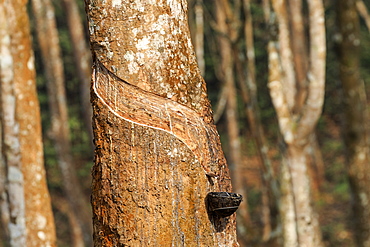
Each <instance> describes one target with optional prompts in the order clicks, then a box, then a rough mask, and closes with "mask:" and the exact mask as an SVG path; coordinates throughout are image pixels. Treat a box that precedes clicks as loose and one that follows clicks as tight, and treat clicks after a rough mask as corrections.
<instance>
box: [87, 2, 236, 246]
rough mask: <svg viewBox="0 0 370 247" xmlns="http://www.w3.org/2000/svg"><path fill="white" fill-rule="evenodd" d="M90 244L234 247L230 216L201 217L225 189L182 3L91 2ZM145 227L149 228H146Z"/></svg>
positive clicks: (225, 170) (226, 177)
mask: <svg viewBox="0 0 370 247" xmlns="http://www.w3.org/2000/svg"><path fill="white" fill-rule="evenodd" d="M85 2H86V9H87V14H88V19H89V30H90V42H91V48H92V51H93V56H94V72H93V80H92V104H93V116H94V118H93V129H94V135H95V145H96V150H95V165H94V167H93V186H92V188H93V194H92V205H93V220H94V245H95V246H123V245H130V246H140V245H144V244H149V245H153V246H170V245H175V246H178V245H180V246H182V245H189V246H190V245H198V246H238V243H237V241H236V232H235V215H232V216H230V217H226V218H221V217H219V216H216V215H215V214H213V213H212V212H209V215H208V214H207V209H206V205H205V198H206V195H207V193H208V192H211V191H231V184H230V178H229V175H228V168H227V165H226V161H225V158H224V156H223V153H222V150H221V147H220V142H219V137H218V135H217V132H216V129H215V126H214V125H213V120H212V115H211V108H210V104H209V102H208V99H207V97H206V88H205V83H204V81H203V78H202V77H201V75H200V71H199V69H198V67H197V64H196V59H195V55H194V51H193V47H192V45H191V41H190V34H189V30H188V26H187V18H186V14H187V13H186V11H187V10H186V8H187V5H186V1H180V0H177V1H176V0H173V1H155V2H147V1H143V2H141V1H138V0H136V1H124V0H122V1H88V0H86V1H85ZM143 219H145V220H143Z"/></svg>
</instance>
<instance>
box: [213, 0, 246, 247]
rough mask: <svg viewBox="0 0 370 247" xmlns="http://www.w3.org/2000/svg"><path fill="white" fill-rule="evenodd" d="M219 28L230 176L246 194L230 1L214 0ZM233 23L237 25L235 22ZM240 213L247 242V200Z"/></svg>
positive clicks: (234, 183)
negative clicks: (225, 91)
mask: <svg viewBox="0 0 370 247" xmlns="http://www.w3.org/2000/svg"><path fill="white" fill-rule="evenodd" d="M215 11H216V19H217V28H218V31H219V32H220V35H218V43H219V51H220V62H221V63H220V70H221V74H222V80H223V83H224V84H225V87H227V89H226V90H227V94H226V95H227V96H226V109H225V110H226V112H225V114H226V121H227V136H228V147H229V149H228V153H229V156H228V160H229V163H230V169H231V177H232V178H233V186H234V190H235V191H236V192H237V193H240V194H243V195H244V197H245V198H247V197H246V196H245V194H246V193H245V192H246V190H245V188H244V186H243V179H244V178H243V175H244V174H243V172H242V169H241V167H242V158H241V147H240V139H239V138H240V136H239V121H238V119H239V117H238V115H239V114H238V109H237V108H238V105H237V97H238V95H237V93H236V88H235V76H234V59H233V49H232V44H231V42H230V39H232V38H233V37H235V35H233V33H235V32H236V30H231V28H230V27H229V26H228V24H229V23H231V22H232V20H231V19H230V18H228V16H227V13H230V12H231V8H230V6H229V3H228V2H227V1H216V3H215ZM233 26H234V25H233ZM238 217H240V224H239V225H238V228H237V229H238V233H239V238H240V239H241V240H243V242H246V239H247V237H246V236H247V234H248V231H247V228H248V226H251V219H250V215H249V211H248V205H247V203H245V204H243V205H241V206H240V210H239V212H238Z"/></svg>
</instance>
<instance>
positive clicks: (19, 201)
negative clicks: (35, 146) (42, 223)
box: [0, 1, 27, 246]
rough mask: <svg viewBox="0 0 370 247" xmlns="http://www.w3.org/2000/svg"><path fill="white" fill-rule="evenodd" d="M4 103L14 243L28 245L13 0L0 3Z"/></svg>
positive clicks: (1, 93)
mask: <svg viewBox="0 0 370 247" xmlns="http://www.w3.org/2000/svg"><path fill="white" fill-rule="evenodd" d="M0 3H1V4H0V36H1V39H0V42H1V43H0V49H1V50H0V57H1V59H0V100H1V101H0V103H1V108H0V110H1V114H0V116H1V127H2V129H1V131H2V140H1V142H2V145H1V147H2V150H1V156H2V157H4V158H3V159H4V162H5V165H6V172H7V177H6V189H7V191H6V193H7V206H8V208H7V209H5V210H8V212H9V214H8V216H9V219H8V222H7V223H8V230H9V242H10V246H26V240H27V229H26V212H25V194H24V178H23V174H22V163H21V150H20V141H19V135H20V133H19V123H18V121H17V119H16V93H15V85H14V83H13V82H14V76H15V75H14V59H13V56H12V50H11V35H10V34H11V31H10V25H9V23H8V20H7V17H8V18H10V20H9V21H11V19H12V17H14V10H13V9H12V5H11V4H10V3H9V2H5V1H2V2H0Z"/></svg>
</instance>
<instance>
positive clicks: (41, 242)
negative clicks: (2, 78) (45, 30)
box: [6, 0, 56, 247]
mask: <svg viewBox="0 0 370 247" xmlns="http://www.w3.org/2000/svg"><path fill="white" fill-rule="evenodd" d="M6 2H8V4H7V5H8V11H9V12H8V13H7V15H6V16H7V20H8V25H9V28H10V29H9V30H12V32H11V48H12V57H13V62H14V67H13V71H14V72H13V73H14V78H13V84H14V92H15V95H16V102H15V104H16V113H15V114H16V119H17V121H18V123H19V136H18V138H19V142H20V143H19V144H20V155H21V159H20V163H21V164H22V174H23V178H24V193H25V194H24V196H25V214H26V215H25V217H26V222H25V223H26V228H27V237H26V242H27V244H26V245H27V246H37V247H38V246H55V245H56V236H55V226H54V218H53V213H52V209H51V201H50V196H49V192H48V189H47V185H46V177H45V169H44V159H43V158H44V157H43V144H42V134H41V118H40V108H39V102H38V98H37V93H36V75H35V66H34V55H33V50H32V46H31V37H30V26H29V20H28V14H27V9H26V4H27V1H23V0H17V1H14V0H12V1H6Z"/></svg>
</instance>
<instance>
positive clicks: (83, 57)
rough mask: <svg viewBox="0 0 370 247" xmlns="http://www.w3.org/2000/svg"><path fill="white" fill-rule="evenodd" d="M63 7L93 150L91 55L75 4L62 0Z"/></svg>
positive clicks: (73, 0)
mask: <svg viewBox="0 0 370 247" xmlns="http://www.w3.org/2000/svg"><path fill="white" fill-rule="evenodd" d="M63 5H64V8H65V13H66V15H67V22H68V31H69V35H70V37H71V40H72V42H71V43H72V48H73V58H74V63H75V65H76V67H77V75H78V79H79V81H80V95H81V105H82V107H81V112H82V115H83V120H84V123H85V127H86V129H87V133H88V135H89V141H90V144H91V148H92V149H93V133H92V108H91V104H90V74H91V53H90V51H89V49H88V43H87V40H86V35H85V30H84V26H83V22H82V20H81V16H80V12H79V9H78V5H77V2H76V1H75V0H63Z"/></svg>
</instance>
